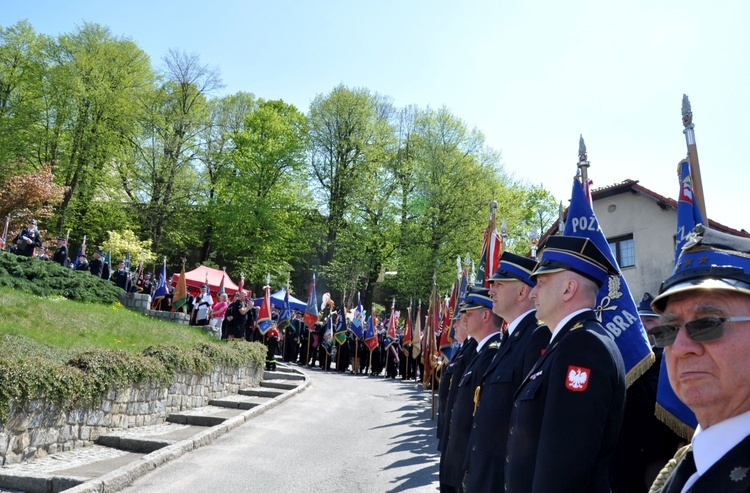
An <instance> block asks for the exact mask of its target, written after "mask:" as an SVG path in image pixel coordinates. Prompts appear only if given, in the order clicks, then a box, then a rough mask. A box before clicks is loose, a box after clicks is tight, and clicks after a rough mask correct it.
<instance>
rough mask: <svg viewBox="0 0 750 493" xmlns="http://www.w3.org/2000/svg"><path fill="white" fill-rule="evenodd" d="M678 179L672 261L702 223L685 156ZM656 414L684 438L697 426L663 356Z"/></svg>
mask: <svg viewBox="0 0 750 493" xmlns="http://www.w3.org/2000/svg"><path fill="white" fill-rule="evenodd" d="M677 171H678V173H679V179H680V198H679V199H678V201H677V232H676V234H675V240H676V241H675V243H676V245H675V260H674V261H675V263H677V258H678V257H679V255H680V252H681V251H682V246H683V245H684V244H685V240H686V239H687V235H688V233H690V231H692V230H693V228H694V227H695V226H696V224H705V223H704V221H703V216H702V215H701V212H700V209H699V208H698V205H697V202H696V200H695V196H694V194H693V183H692V178H691V175H690V162H689V161H688V159H687V158H685V159H683V160H682V161H680V164H679V165H678V169H677ZM655 415H656V417H657V418H658V419H659V420H660V421H662V422H663V423H664V424H666V425H667V426H669V427H670V428H671V429H672V431H674V432H675V433H677V434H678V435H680V436H681V437H683V438H684V439H686V440H690V439H691V438H692V436H693V433H694V432H695V427H696V426H697V425H698V420H697V419H696V418H695V414H694V413H693V411H691V410H690V408H689V407H687V406H686V405H685V404H684V403H683V402H682V401H681V400H680V399H679V397H677V394H675V393H674V390H672V386H671V385H670V384H669V377H668V375H667V360H666V358H662V360H661V368H660V369H659V383H658V385H657V388H656V412H655Z"/></svg>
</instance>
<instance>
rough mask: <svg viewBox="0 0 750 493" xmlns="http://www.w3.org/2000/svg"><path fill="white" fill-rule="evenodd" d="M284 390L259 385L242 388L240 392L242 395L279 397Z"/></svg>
mask: <svg viewBox="0 0 750 493" xmlns="http://www.w3.org/2000/svg"><path fill="white" fill-rule="evenodd" d="M283 393H284V392H283V391H281V390H270V389H261V388H258V387H253V388H249V389H240V390H239V394H240V395H248V396H255V397H268V398H269V399H273V398H274V397H278V396H280V395H281V394H283Z"/></svg>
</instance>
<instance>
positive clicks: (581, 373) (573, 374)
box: [565, 366, 591, 392]
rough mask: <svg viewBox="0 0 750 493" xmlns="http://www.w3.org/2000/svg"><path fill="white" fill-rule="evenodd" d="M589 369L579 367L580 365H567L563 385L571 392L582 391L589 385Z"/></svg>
mask: <svg viewBox="0 0 750 493" xmlns="http://www.w3.org/2000/svg"><path fill="white" fill-rule="evenodd" d="M590 375H591V370H589V369H588V368H581V367H580V366H569V367H568V378H567V379H566V381H565V386H566V387H567V388H568V390H572V391H573V392H583V391H584V390H586V387H588V385H589V376H590Z"/></svg>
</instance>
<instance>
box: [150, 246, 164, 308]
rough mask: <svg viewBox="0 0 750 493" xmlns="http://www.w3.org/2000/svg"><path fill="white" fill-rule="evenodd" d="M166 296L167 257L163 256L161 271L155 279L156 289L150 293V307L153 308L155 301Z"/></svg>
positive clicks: (155, 305)
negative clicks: (156, 279)
mask: <svg viewBox="0 0 750 493" xmlns="http://www.w3.org/2000/svg"><path fill="white" fill-rule="evenodd" d="M166 296H167V257H164V262H163V263H162V266H161V272H159V280H158V281H156V289H155V290H154V292H153V294H152V295H151V309H152V310H155V309H156V307H157V306H158V304H157V302H159V303H160V302H161V300H163V299H164V298H165V297H166Z"/></svg>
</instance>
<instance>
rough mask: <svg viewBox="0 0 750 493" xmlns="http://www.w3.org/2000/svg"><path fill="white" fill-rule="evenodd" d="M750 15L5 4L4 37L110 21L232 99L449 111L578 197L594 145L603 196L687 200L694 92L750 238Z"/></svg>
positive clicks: (729, 200) (718, 206) (710, 5)
mask: <svg viewBox="0 0 750 493" xmlns="http://www.w3.org/2000/svg"><path fill="white" fill-rule="evenodd" d="M748 18H750V2H746V1H744V0H743V1H739V0H727V1H720V2H706V1H705V0H681V1H677V0H659V1H656V2H655V1H653V0H632V1H627V2H622V1H619V2H614V1H609V0H569V1H566V2H559V1H547V0H544V1H542V0H538V1H523V0H502V1H500V0H487V1H484V0H461V1H460V2H457V1H441V0H432V1H428V0H400V1H394V0H378V1H371V0H348V1H334V0H316V1H303V0H299V1H289V0H275V1H274V2H259V1H254V0H247V1H228V0H213V1H210V2H207V1H201V2H199V1H195V0H181V1H166V0H161V1H160V0H151V1H148V2H146V1H142V0H129V1H128V2H117V3H115V2H104V1H101V0H99V1H93V0H92V1H83V0H66V1H59V0H48V1H42V0H24V1H20V0H0V26H3V27H7V26H9V25H12V24H15V23H16V22H17V21H19V20H22V19H26V20H28V21H29V22H30V23H31V25H32V26H33V27H34V29H35V30H36V31H37V32H38V33H43V34H47V35H50V36H57V35H60V34H65V33H72V32H74V31H75V30H76V29H77V28H78V27H80V26H82V25H83V23H84V22H92V23H98V24H101V25H104V26H107V27H108V28H109V29H110V30H111V32H112V34H113V35H114V36H117V37H125V38H129V39H132V40H133V41H134V42H135V43H136V44H137V45H138V46H139V47H140V48H141V49H143V50H144V51H145V52H147V53H148V54H149V55H150V57H151V60H152V64H153V65H154V67H155V68H157V69H158V68H159V67H161V66H162V62H161V59H162V58H163V57H164V55H165V54H166V53H167V52H168V50H170V49H178V50H180V51H183V52H186V53H190V54H196V55H198V56H199V57H200V61H201V63H202V64H204V65H207V66H210V67H213V68H217V69H218V70H219V71H220V73H221V78H222V80H223V82H224V87H223V88H222V89H221V90H220V91H219V92H218V93H217V94H216V96H224V95H228V94H234V93H237V92H239V91H244V92H250V93H253V94H255V96H257V97H259V98H264V99H283V100H284V101H285V102H287V103H291V104H294V105H295V106H296V107H297V108H298V109H300V110H301V111H302V112H307V110H308V109H309V106H310V103H311V101H312V100H313V99H314V98H315V97H316V96H318V95H326V94H328V93H330V92H331V91H332V90H333V89H334V87H336V86H338V85H339V84H343V85H344V86H347V87H350V88H367V89H368V90H370V91H371V92H374V93H378V94H380V95H383V96H387V97H389V98H391V99H392V101H393V103H394V105H395V106H396V107H404V106H407V105H416V106H418V107H420V108H428V107H429V108H433V109H438V108H441V107H445V108H447V109H448V110H450V112H451V113H452V114H453V115H454V116H456V117H458V118H460V119H461V120H463V121H464V122H465V124H466V125H467V126H468V127H476V128H477V129H478V130H480V131H481V132H482V133H483V134H484V136H485V139H486V143H487V145H488V146H490V147H492V148H494V149H496V150H498V151H500V152H501V154H502V164H503V166H504V169H505V171H506V172H507V173H509V174H511V175H512V176H513V177H514V178H515V179H517V180H520V181H523V182H525V183H528V184H539V185H543V186H544V187H545V188H546V189H548V190H549V191H551V192H552V193H553V194H554V195H555V197H556V198H557V199H558V200H560V201H563V202H564V203H565V204H567V201H568V199H569V198H570V190H571V186H572V178H573V176H574V175H575V172H576V163H577V161H578V140H579V135H583V138H584V139H585V142H586V146H587V149H588V159H589V162H590V163H591V167H590V168H589V178H591V179H592V180H593V187H594V188H599V187H605V186H609V185H613V184H615V183H619V182H621V181H623V180H626V179H633V180H638V181H639V183H640V184H641V185H642V186H644V187H646V188H648V189H650V190H652V191H654V192H656V193H659V194H661V195H665V196H667V197H671V198H676V197H677V194H678V181H677V163H678V162H679V161H680V160H681V159H682V158H684V157H685V155H686V152H687V147H686V144H685V136H684V135H683V132H682V131H683V126H682V116H681V103H682V95H683V94H687V95H688V96H689V98H690V102H691V104H692V109H693V122H694V123H695V136H696V143H697V149H698V157H699V160H700V167H701V174H702V180H703V188H704V194H705V201H706V209H707V212H708V216H709V217H710V218H711V219H713V220H715V221H718V222H720V223H722V224H725V225H727V226H730V227H733V228H735V229H747V230H750V218H748V211H747V206H748V197H747V195H745V193H746V184H747V182H748V177H750V166H748V165H743V164H742V163H743V162H744V158H743V157H742V152H743V151H744V147H743V146H740V145H739V144H740V143H742V142H743V141H744V139H746V138H748V135H749V134H750V119H748V114H750V91H749V89H750V62H749V61H748V51H749V50H750V29H747V26H746V23H747V19H748ZM643 220H644V221H647V220H648V218H643ZM605 233H606V231H605Z"/></svg>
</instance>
